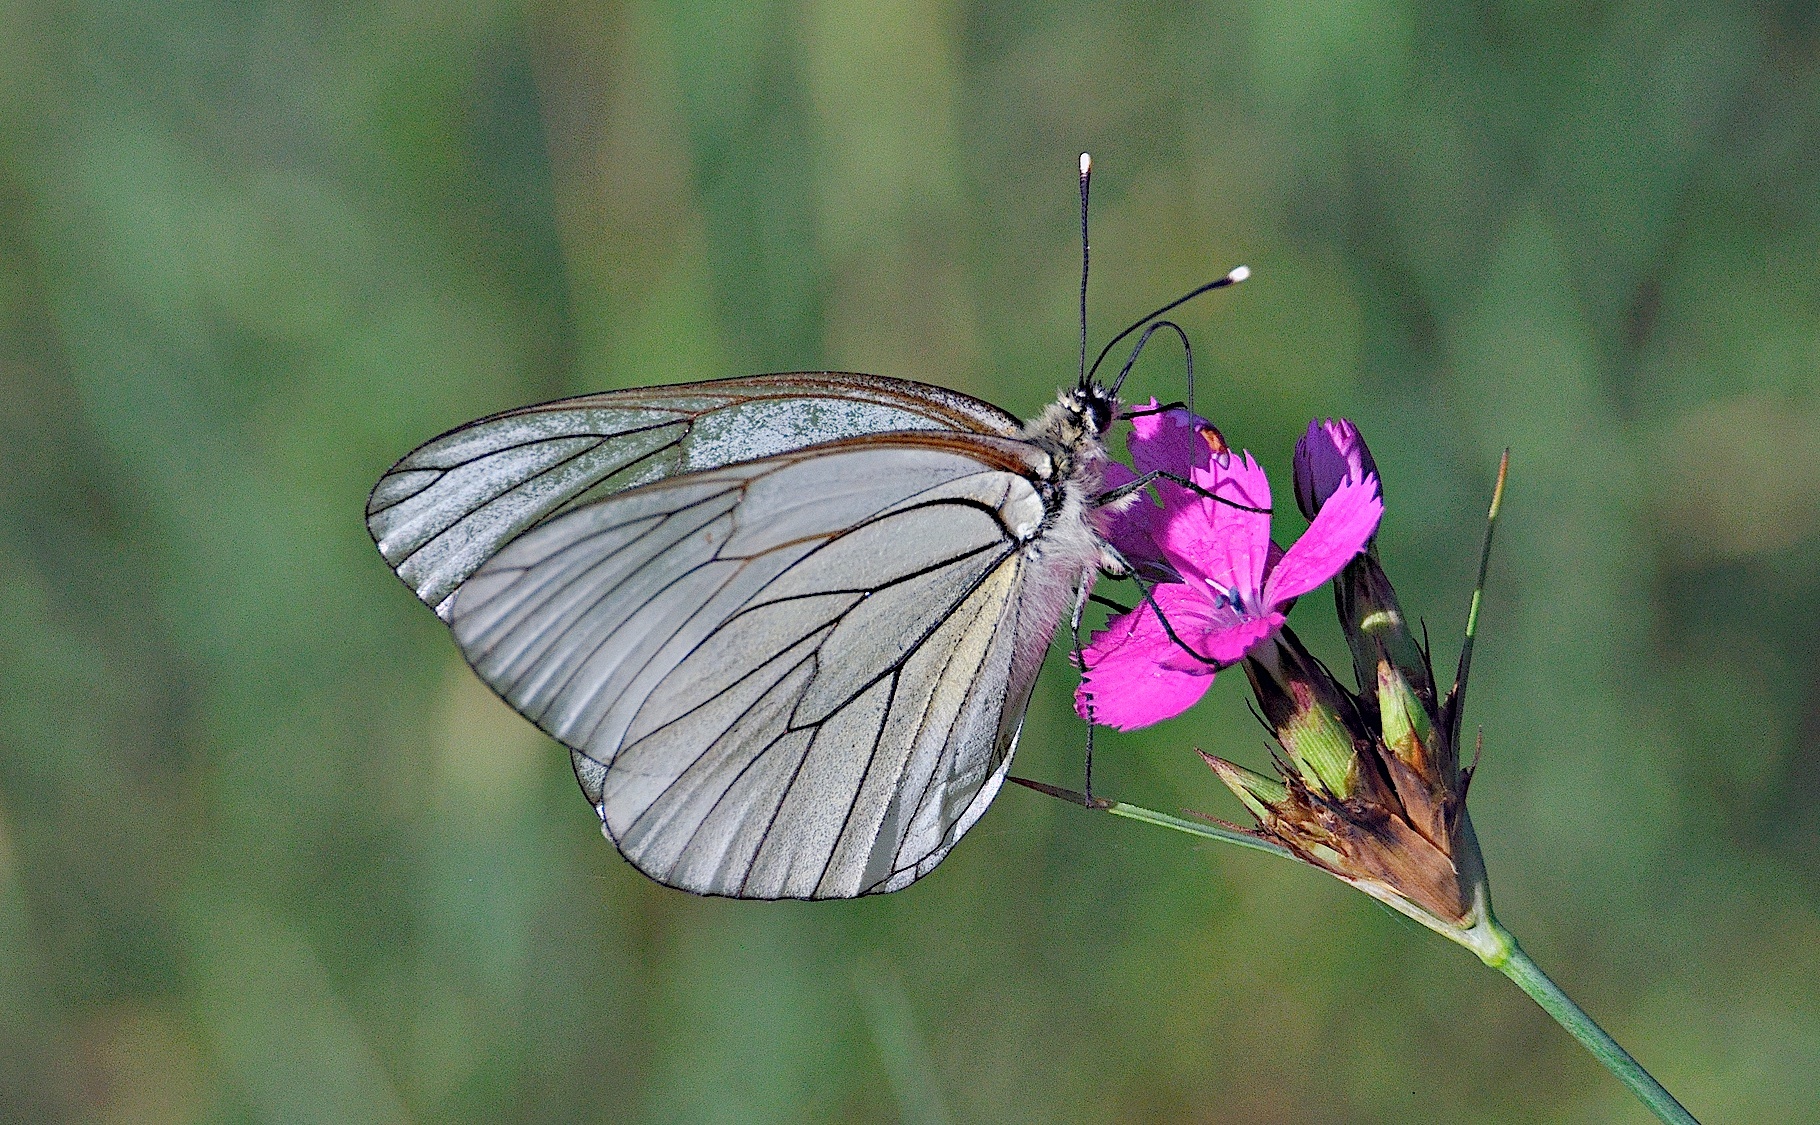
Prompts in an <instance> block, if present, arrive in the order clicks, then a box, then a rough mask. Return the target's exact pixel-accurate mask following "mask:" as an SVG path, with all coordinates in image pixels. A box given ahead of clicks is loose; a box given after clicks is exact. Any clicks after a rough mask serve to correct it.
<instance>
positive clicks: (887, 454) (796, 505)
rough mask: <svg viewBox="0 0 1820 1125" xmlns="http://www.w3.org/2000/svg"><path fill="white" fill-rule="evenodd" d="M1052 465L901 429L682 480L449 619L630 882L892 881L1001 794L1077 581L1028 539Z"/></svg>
mask: <svg viewBox="0 0 1820 1125" xmlns="http://www.w3.org/2000/svg"><path fill="white" fill-rule="evenodd" d="M1040 457H1041V455H1040V454H1039V453H1036V452H1035V451H1034V450H1033V449H1032V447H1031V446H1029V445H1028V444H1027V443H1023V442H1018V441H1012V440H1006V439H1004V438H999V437H984V436H976V435H970V434H955V433H945V434H940V433H938V434H929V435H927V436H920V437H919V436H918V435H915V434H891V435H885V436H874V437H865V438H857V439H851V440H847V441H840V442H834V443H830V444H826V445H820V446H815V447H812V448H809V449H802V450H797V451H795V452H790V453H784V454H779V455H776V456H772V457H767V458H763V459H759V460H754V461H745V462H741V463H738V464H731V465H725V466H723V467H720V468H717V469H713V470H709V471H695V472H690V473H688V474H686V475H679V476H672V477H669V478H667V479H663V480H659V481H656V482H653V483H650V484H646V485H644V486H642V487H638V488H634V489H631V490H628V491H624V492H619V493H616V494H614V495H610V496H607V497H605V498H603V499H599V500H595V501H593V502H591V503H587V504H584V505H581V506H578V507H573V508H571V509H570V510H567V511H565V512H562V513H561V514H559V515H557V516H555V517H554V518H550V519H548V520H547V522H544V523H542V524H541V526H538V527H536V528H535V529H533V530H531V531H529V532H527V533H524V534H522V535H520V536H519V537H518V538H516V539H515V540H513V541H512V542H510V543H509V544H507V545H506V546H505V547H504V548H503V549H501V550H499V551H498V552H497V553H496V554H495V555H493V557H491V558H490V560H488V561H486V562H484V564H483V565H480V566H479V567H478V569H477V571H475V572H474V573H473V574H472V577H471V578H469V579H468V580H467V581H466V583H465V584H464V585H462V586H461V587H460V589H459V592H458V593H457V594H456V595H455V596H454V597H453V600H452V606H451V609H450V616H451V619H452V626H453V629H454V632H455V636H456V639H457V641H458V642H459V643H460V645H461V647H462V651H463V653H464V654H465V655H466V656H467V658H468V660H469V662H470V663H471V664H473V666H474V668H475V669H476V671H478V672H479V673H480V675H481V676H482V677H483V678H484V679H486V681H487V682H488V683H489V684H491V685H492V686H493V688H494V689H495V690H496V691H498V692H499V693H500V694H501V695H502V696H503V697H504V698H505V699H506V700H507V701H508V702H510V703H511V704H512V705H513V706H514V707H516V708H518V710H520V711H521V712H523V713H524V714H525V715H526V716H527V717H529V718H531V719H532V720H533V721H535V722H536V723H538V725H539V726H541V727H543V729H544V730H546V731H548V732H549V733H550V734H551V735H553V736H555V737H556V738H558V739H560V740H561V741H563V742H564V743H565V744H567V745H568V746H569V747H570V748H571V750H572V751H573V752H574V754H575V762H576V767H577V769H576V773H577V777H578V778H579V779H580V780H581V782H582V786H583V789H584V790H585V791H586V792H587V793H588V795H589V797H590V799H591V800H593V801H594V802H595V804H596V809H597V812H599V814H600V816H601V819H602V822H603V825H604V827H605V829H606V831H607V833H608V834H609V835H610V836H611V837H612V838H613V839H614V841H615V843H617V844H618V845H619V847H620V849H621V851H623V852H624V853H625V855H626V856H627V858H628V859H630V860H631V861H632V862H633V863H634V864H635V865H637V866H638V867H639V868H640V869H641V870H642V871H644V872H645V873H646V874H648V875H651V876H652V877H653V878H656V879H658V880H659V881H661V882H664V883H667V884H670V885H672V886H678V887H683V888H685V889H688V890H692V891H696V892H698V893H704V894H721V895H734V896H739V897H748V898H828V897H851V896H853V895H857V894H862V893H866V892H869V891H881V890H894V889H897V888H898V887H900V886H903V885H906V884H907V883H909V882H910V881H912V880H913V879H915V878H916V877H918V876H919V875H921V874H922V873H924V872H926V871H927V870H928V869H929V868H930V867H933V866H934V864H935V863H936V862H937V861H939V860H940V859H941V857H942V856H943V855H945V854H946V853H947V850H948V849H949V848H950V847H952V846H953V844H954V842H955V840H957V839H958V838H959V836H960V835H961V834H962V833H963V832H965V831H966V829H967V828H968V827H970V826H971V824H972V822H973V820H974V819H976V818H977V816H978V815H979V813H980V812H981V811H983V809H984V808H985V805H986V804H987V803H988V802H989V801H990V800H991V798H992V796H993V794H994V792H996V790H997V787H998V785H999V783H1000V782H1001V781H1002V780H1003V777H1004V772H1005V768H1006V766H1007V765H1008V763H1009V758H1010V753H1011V750H1012V748H1013V746H1014V744H1015V740H1016V735H1017V731H1018V727H1019V725H1020V723H1021V718H1022V714H1023V710H1024V706H1025V704H1026V702H1027V700H1028V696H1029V692H1030V688H1031V684H1032V683H1033V681H1034V678H1035V673H1036V669H1037V667H1038V666H1039V665H1040V662H1041V655H1042V652H1043V649H1044V648H1045V647H1046V644H1047V641H1048V638H1049V635H1050V633H1051V632H1052V631H1053V629H1054V626H1055V623H1056V617H1057V615H1058V614H1059V612H1060V607H1061V605H1062V604H1063V602H1064V601H1065V597H1066V589H1067V586H1068V584H1069V583H1070V582H1071V581H1072V580H1073V578H1074V577H1075V574H1076V573H1077V571H1078V564H1077V563H1075V562H1064V561H1058V560H1050V561H1045V560H1044V559H1042V558H1040V557H1038V555H1035V554H1033V553H1032V552H1030V551H1029V550H1027V545H1028V542H1029V540H1030V538H1031V537H1032V536H1033V535H1035V534H1036V529H1037V528H1038V526H1039V525H1040V524H1041V522H1042V518H1043V515H1044V507H1043V500H1042V499H1041V497H1040V496H1039V495H1038V492H1037V490H1036V483H1035V482H1036V479H1037V474H1038V468H1037V460H1038V459H1039V458H1040Z"/></svg>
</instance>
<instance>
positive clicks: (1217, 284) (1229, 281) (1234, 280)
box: [1081, 184, 1251, 385]
mask: <svg viewBox="0 0 1820 1125" xmlns="http://www.w3.org/2000/svg"><path fill="white" fill-rule="evenodd" d="M1081 190H1082V192H1083V193H1084V192H1085V191H1086V187H1085V185H1084V184H1083V185H1082V189H1081ZM1082 198H1083V199H1085V198H1086V196H1085V195H1084V194H1083V195H1082ZM1082 257H1083V258H1084V257H1085V254H1083V255H1082ZM1250 276H1251V267H1250V266H1235V267H1233V269H1232V271H1231V272H1230V273H1228V274H1227V275H1226V276H1225V277H1221V278H1216V279H1214V280H1213V281H1209V282H1206V283H1205V284H1202V285H1197V286H1195V287H1194V288H1193V289H1190V290H1189V291H1188V292H1186V293H1184V294H1182V295H1181V296H1180V297H1177V298H1176V299H1175V300H1173V301H1171V302H1169V303H1168V304H1166V305H1164V306H1163V307H1162V308H1160V309H1153V310H1151V311H1150V312H1148V313H1146V314H1145V315H1143V316H1140V317H1138V318H1137V319H1136V320H1134V321H1132V322H1131V324H1130V326H1129V327H1127V328H1126V329H1125V330H1124V331H1123V332H1120V333H1119V334H1118V335H1117V336H1114V337H1113V338H1112V339H1110V340H1107V341H1106V346H1105V347H1103V348H1101V349H1100V354H1099V355H1098V356H1097V357H1096V358H1095V359H1094V361H1093V366H1092V367H1089V368H1087V370H1086V371H1085V372H1084V373H1083V374H1082V376H1081V381H1082V384H1083V385H1085V383H1086V381H1087V380H1088V379H1091V378H1093V374H1094V372H1096V371H1098V370H1099V369H1100V364H1102V363H1104V362H1106V356H1107V354H1108V353H1110V352H1111V351H1112V349H1113V348H1114V347H1115V346H1117V344H1118V342H1119V341H1120V340H1123V339H1124V338H1125V337H1127V336H1129V335H1131V334H1132V333H1133V332H1136V331H1137V330H1138V329H1140V328H1142V327H1144V326H1145V325H1146V324H1149V323H1150V322H1151V321H1153V320H1155V319H1156V318H1157V317H1159V316H1162V315H1163V314H1164V313H1166V312H1168V311H1169V310H1170V309H1173V308H1175V307H1177V306H1178V305H1185V304H1187V303H1188V302H1189V301H1192V300H1194V299H1195V298H1196V297H1199V296H1200V295H1201V294H1203V293H1209V292H1212V291H1213V290H1215V289H1224V288H1226V287H1227V286H1228V285H1237V284H1238V283H1239V282H1241V281H1244V280H1245V279H1246V278H1248V277H1250ZM1081 300H1082V304H1083V307H1085V302H1086V293H1085V291H1084V290H1083V292H1082V296H1081ZM1081 323H1082V325H1083V326H1085V324H1086V321H1085V320H1084V319H1083V320H1082V322H1081ZM1082 331H1083V335H1084V333H1085V328H1084V327H1083V329H1082ZM1082 354H1083V355H1085V354H1086V352H1085V349H1083V350H1082Z"/></svg>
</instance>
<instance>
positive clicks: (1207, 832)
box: [1009, 777, 1295, 859]
mask: <svg viewBox="0 0 1820 1125" xmlns="http://www.w3.org/2000/svg"><path fill="white" fill-rule="evenodd" d="M1009 780H1011V781H1015V782H1017V783H1018V784H1019V785H1022V786H1024V787H1025V788H1026V789H1034V790H1036V791H1037V792H1038V793H1047V794H1049V796H1051V797H1055V798H1058V799H1060V800H1063V801H1066V802H1068V803H1069V804H1071V805H1077V806H1079V807H1081V808H1088V809H1097V810H1099V811H1101V812H1109V813H1111V814H1112V815H1113V816H1122V817H1126V818H1127V819H1130V820H1141V821H1143V822H1144V823H1145V824H1154V825H1156V826H1157V827H1159V828H1173V829H1175V830H1176V831H1177V832H1186V833H1187V834H1188V835H1190V836H1199V837H1201V838H1202V839H1203V840H1218V841H1220V842H1221V843H1224V844H1237V845H1238V846H1239V847H1241V848H1250V849H1252V850H1253V851H1259V852H1269V853H1270V854H1271V855H1280V856H1283V857H1284V858H1285V859H1293V858H1295V857H1294V856H1293V855H1291V854H1290V851H1289V849H1288V848H1285V847H1283V846H1282V845H1280V844H1273V843H1271V842H1270V841H1269V840H1261V839H1259V838H1258V837H1256V836H1253V835H1252V834H1251V833H1249V832H1243V831H1240V830H1239V829H1237V828H1228V827H1226V826H1225V825H1223V824H1213V823H1210V822H1206V821H1198V820H1186V819H1184V818H1182V817H1179V816H1170V815H1169V814H1168V813H1160V812H1157V811H1156V810H1154V809H1147V808H1144V807H1142V806H1140V805H1128V804H1126V803H1125V802H1123V801H1108V800H1106V799H1105V798H1103V797H1094V798H1092V799H1089V798H1087V797H1086V796H1084V795H1083V794H1080V793H1077V792H1075V791H1074V790H1072V789H1062V788H1060V787H1058V786H1054V785H1045V784H1043V783H1042V782H1040V781H1031V780H1030V779H1028V778H1023V777H1013V778H1010V779H1009Z"/></svg>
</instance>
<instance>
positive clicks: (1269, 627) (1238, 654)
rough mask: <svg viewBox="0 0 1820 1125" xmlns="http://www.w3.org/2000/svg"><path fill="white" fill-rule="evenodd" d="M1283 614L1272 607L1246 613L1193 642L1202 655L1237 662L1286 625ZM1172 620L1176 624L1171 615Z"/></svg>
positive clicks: (1232, 662)
mask: <svg viewBox="0 0 1820 1125" xmlns="http://www.w3.org/2000/svg"><path fill="white" fill-rule="evenodd" d="M1283 621H1284V618H1283V615H1282V614H1280V613H1277V612H1276V611H1274V610H1272V611H1271V612H1269V613H1266V614H1264V615H1263V616H1261V617H1253V616H1249V615H1247V616H1245V617H1240V618H1238V619H1237V620H1235V621H1233V622H1232V624H1230V625H1228V626H1227V627H1226V628H1224V629H1221V630H1219V631H1218V632H1213V633H1205V634H1203V635H1202V636H1201V638H1200V639H1199V640H1196V641H1190V642H1189V643H1190V644H1192V645H1193V646H1194V647H1195V650H1196V651H1197V652H1199V653H1200V654H1201V655H1202V656H1206V657H1210V658H1211V659H1214V660H1217V661H1219V662H1220V663H1221V664H1237V663H1238V662H1239V661H1241V660H1243V659H1244V658H1245V654H1246V653H1247V652H1250V651H1251V649H1252V646H1254V645H1256V644H1257V643H1258V642H1259V641H1261V640H1263V639H1264V638H1265V637H1268V636H1270V635H1271V634H1272V633H1274V632H1276V631H1277V630H1278V629H1281V628H1282V627H1283ZM1169 623H1170V624H1171V625H1174V624H1175V619H1174V618H1170V620H1169Z"/></svg>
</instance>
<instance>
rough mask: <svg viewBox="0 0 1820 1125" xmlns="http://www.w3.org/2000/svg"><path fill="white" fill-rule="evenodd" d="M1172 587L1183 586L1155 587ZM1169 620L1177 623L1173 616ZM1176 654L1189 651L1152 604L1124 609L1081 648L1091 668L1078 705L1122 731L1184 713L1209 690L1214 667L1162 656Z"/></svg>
mask: <svg viewBox="0 0 1820 1125" xmlns="http://www.w3.org/2000/svg"><path fill="white" fill-rule="evenodd" d="M1171 588H1175V589H1177V590H1178V591H1179V590H1180V587H1178V586H1175V584H1174V583H1170V584H1166V585H1163V586H1159V587H1157V592H1158V593H1159V594H1160V593H1161V592H1163V591H1165V590H1169V589H1171ZM1164 612H1165V613H1168V612H1169V611H1168V610H1167V609H1165V610H1164ZM1170 624H1171V625H1172V626H1173V625H1174V624H1175V620H1174V617H1173V616H1172V617H1171V619H1170ZM1172 655H1183V656H1185V654H1180V653H1179V652H1178V650H1177V649H1176V646H1175V644H1174V642H1172V641H1170V639H1169V637H1168V634H1166V633H1164V632H1163V627H1162V625H1161V623H1160V622H1159V621H1158V620H1157V616H1156V612H1155V611H1154V610H1152V609H1151V608H1150V606H1149V605H1147V604H1146V605H1140V606H1138V607H1137V608H1136V609H1134V610H1132V611H1131V612H1130V613H1125V614H1120V615H1119V616H1118V617H1115V618H1113V619H1112V621H1111V622H1110V623H1109V624H1108V627H1107V628H1106V630H1105V631H1104V632H1100V633H1096V634H1095V635H1094V638H1093V643H1092V644H1089V645H1088V646H1087V648H1086V650H1085V651H1084V652H1083V653H1082V656H1083V658H1084V659H1085V661H1086V665H1087V670H1086V672H1085V673H1084V674H1083V675H1082V677H1081V683H1080V686H1079V687H1078V688H1076V689H1075V692H1074V709H1075V710H1076V711H1077V712H1079V713H1080V715H1081V717H1082V718H1084V719H1087V720H1089V721H1090V722H1095V723H1100V724H1102V725H1104V726H1109V727H1115V728H1117V729H1119V730H1136V729H1137V728H1138V727H1147V726H1149V725H1150V724H1152V723H1160V722H1162V721H1163V720H1164V719H1172V718H1174V717H1175V716H1177V715H1180V714H1181V713H1182V712H1183V711H1186V710H1188V708H1190V707H1192V706H1194V704H1195V702H1196V701H1197V700H1199V699H1200V698H1201V696H1203V695H1205V694H1206V692H1207V688H1208V686H1209V685H1211V684H1212V683H1213V673H1214V669H1213V668H1212V667H1208V666H1200V665H1196V666H1195V667H1193V668H1192V670H1188V671H1183V670H1179V669H1177V668H1172V667H1168V666H1167V665H1166V664H1165V663H1164V661H1165V660H1168V659H1169V658H1170V657H1171V656H1172ZM1190 659H1191V658H1190ZM1171 662H1172V663H1173V661H1171Z"/></svg>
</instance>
